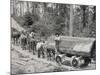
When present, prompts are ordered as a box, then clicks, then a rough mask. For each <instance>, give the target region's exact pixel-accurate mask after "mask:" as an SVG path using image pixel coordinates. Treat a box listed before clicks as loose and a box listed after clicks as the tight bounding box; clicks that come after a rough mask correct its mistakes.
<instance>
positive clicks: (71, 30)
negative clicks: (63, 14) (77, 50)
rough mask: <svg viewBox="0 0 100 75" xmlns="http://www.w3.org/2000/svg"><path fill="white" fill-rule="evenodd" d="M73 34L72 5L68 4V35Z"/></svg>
mask: <svg viewBox="0 0 100 75" xmlns="http://www.w3.org/2000/svg"><path fill="white" fill-rule="evenodd" d="M72 35H73V5H70V25H69V36H72Z"/></svg>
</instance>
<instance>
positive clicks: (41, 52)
mask: <svg viewBox="0 0 100 75" xmlns="http://www.w3.org/2000/svg"><path fill="white" fill-rule="evenodd" d="M44 44H45V43H44V42H43V41H40V42H37V44H36V50H37V52H38V58H40V57H41V56H42V58H45V48H44Z"/></svg>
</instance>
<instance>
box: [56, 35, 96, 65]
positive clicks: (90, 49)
mask: <svg viewBox="0 0 100 75" xmlns="http://www.w3.org/2000/svg"><path fill="white" fill-rule="evenodd" d="M57 41H58V42H57ZM55 43H56V49H57V53H56V56H55V59H56V62H57V63H60V64H62V63H63V62H64V61H66V60H69V61H70V64H71V66H73V67H80V66H82V65H84V66H87V65H88V64H89V63H91V60H92V59H94V58H95V53H96V39H95V38H80V37H68V36H60V40H56V41H55Z"/></svg>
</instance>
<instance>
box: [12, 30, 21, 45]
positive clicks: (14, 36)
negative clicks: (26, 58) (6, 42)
mask: <svg viewBox="0 0 100 75" xmlns="http://www.w3.org/2000/svg"><path fill="white" fill-rule="evenodd" d="M20 35H21V34H20V33H19V32H12V34H11V38H12V41H13V42H14V44H18V39H19V37H20Z"/></svg>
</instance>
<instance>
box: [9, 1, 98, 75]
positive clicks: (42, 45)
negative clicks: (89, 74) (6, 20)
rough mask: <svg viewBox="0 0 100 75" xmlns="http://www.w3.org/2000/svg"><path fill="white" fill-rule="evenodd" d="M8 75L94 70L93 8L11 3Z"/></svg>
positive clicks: (30, 2) (94, 32)
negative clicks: (9, 74)
mask: <svg viewBox="0 0 100 75" xmlns="http://www.w3.org/2000/svg"><path fill="white" fill-rule="evenodd" d="M10 29H11V37H10V38H11V40H10V46H11V48H10V54H11V55H10V56H11V57H10V60H11V62H10V67H11V68H10V69H11V74H12V75H16V74H36V73H50V72H67V71H82V70H96V6H95V5H81V4H67V3H66V4H65V3H53V2H36V1H23V0H10Z"/></svg>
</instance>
